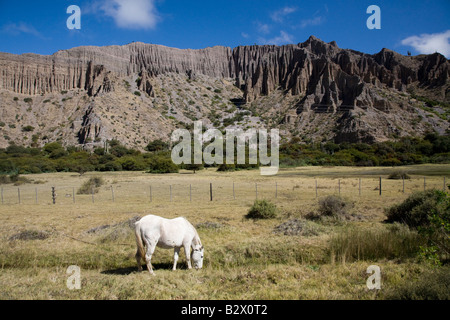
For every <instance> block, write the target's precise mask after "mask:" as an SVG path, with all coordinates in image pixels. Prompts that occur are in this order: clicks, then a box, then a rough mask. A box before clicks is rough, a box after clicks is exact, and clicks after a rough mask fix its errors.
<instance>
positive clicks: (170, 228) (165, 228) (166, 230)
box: [135, 215, 203, 275]
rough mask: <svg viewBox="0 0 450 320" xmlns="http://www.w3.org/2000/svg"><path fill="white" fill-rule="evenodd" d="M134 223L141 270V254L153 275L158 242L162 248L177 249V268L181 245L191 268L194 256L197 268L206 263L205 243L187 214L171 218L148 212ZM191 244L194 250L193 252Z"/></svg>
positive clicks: (175, 255)
mask: <svg viewBox="0 0 450 320" xmlns="http://www.w3.org/2000/svg"><path fill="white" fill-rule="evenodd" d="M135 226H136V244H137V252H136V261H137V264H138V270H139V271H142V265H141V258H144V259H145V263H146V264H147V269H148V271H149V272H150V274H152V275H154V272H153V268H152V263H151V260H152V255H153V252H154V251H155V249H156V246H158V247H160V248H163V249H172V248H173V249H174V257H173V258H174V263H173V270H176V268H177V261H178V256H179V253H180V249H181V247H184V253H185V254H186V261H187V264H188V268H189V269H192V265H191V257H192V261H193V263H194V268H195V269H201V268H202V267H203V246H202V243H201V241H200V237H199V236H198V233H197V231H196V230H195V228H194V226H193V225H192V224H190V223H189V222H188V221H187V220H186V219H185V218H176V219H172V220H169V219H165V218H161V217H158V216H154V215H149V216H145V217H143V218H142V219H141V220H139V221H138V222H136V223H135ZM144 247H145V248H144ZM191 247H192V254H191V255H190V254H189V253H190V251H191Z"/></svg>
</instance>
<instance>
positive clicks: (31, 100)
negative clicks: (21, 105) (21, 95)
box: [23, 98, 33, 103]
mask: <svg viewBox="0 0 450 320" xmlns="http://www.w3.org/2000/svg"><path fill="white" fill-rule="evenodd" d="M23 101H24V102H26V103H31V102H33V99H31V98H25V99H23Z"/></svg>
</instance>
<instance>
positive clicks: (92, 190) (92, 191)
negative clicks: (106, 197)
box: [91, 188, 95, 203]
mask: <svg viewBox="0 0 450 320" xmlns="http://www.w3.org/2000/svg"><path fill="white" fill-rule="evenodd" d="M91 193H92V203H95V201H94V188H92V189H91Z"/></svg>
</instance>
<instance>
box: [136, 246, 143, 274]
mask: <svg viewBox="0 0 450 320" xmlns="http://www.w3.org/2000/svg"><path fill="white" fill-rule="evenodd" d="M135 257H136V262H137V265H138V271H139V272H141V271H142V264H141V253H140V252H139V249H138V250H137V252H136V256H135Z"/></svg>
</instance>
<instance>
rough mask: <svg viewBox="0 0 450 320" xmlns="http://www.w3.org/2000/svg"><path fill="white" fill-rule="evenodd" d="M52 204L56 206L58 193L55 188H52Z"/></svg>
mask: <svg viewBox="0 0 450 320" xmlns="http://www.w3.org/2000/svg"><path fill="white" fill-rule="evenodd" d="M52 202H53V204H56V191H55V187H52Z"/></svg>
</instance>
